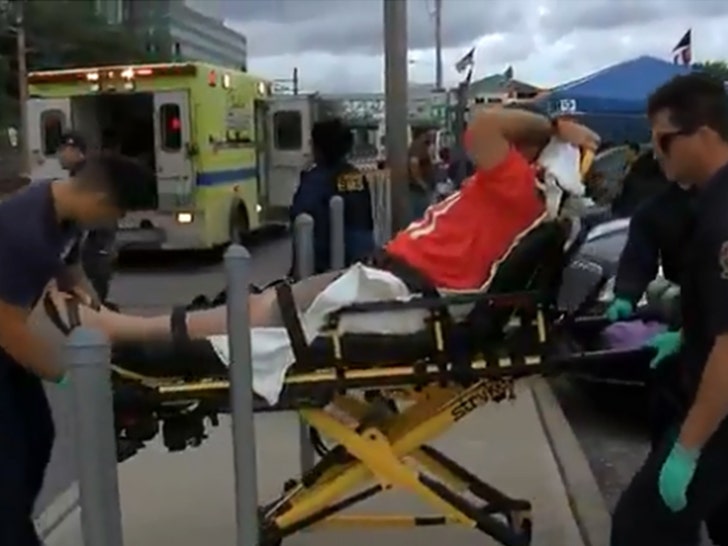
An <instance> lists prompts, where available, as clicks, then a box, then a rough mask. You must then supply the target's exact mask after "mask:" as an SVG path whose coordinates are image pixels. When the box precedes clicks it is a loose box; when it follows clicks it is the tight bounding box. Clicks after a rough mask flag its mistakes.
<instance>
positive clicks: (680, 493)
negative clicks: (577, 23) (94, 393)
mask: <svg viewBox="0 0 728 546" xmlns="http://www.w3.org/2000/svg"><path fill="white" fill-rule="evenodd" d="M648 116H649V119H650V122H651V125H652V140H653V145H654V149H655V152H656V154H657V156H658V159H659V160H660V162H661V164H662V166H663V169H664V170H665V174H666V175H667V177H668V178H670V179H671V180H680V181H681V182H686V183H690V184H692V185H693V186H694V187H695V188H696V190H697V195H696V203H695V208H694V217H693V220H692V222H691V224H692V225H691V226H690V228H689V233H690V239H689V243H688V244H687V245H685V248H684V250H685V256H684V258H685V270H684V274H683V277H682V282H681V287H682V295H681V301H682V324H683V331H682V332H683V333H682V344H681V347H680V349H679V354H678V355H677V358H678V361H677V366H678V367H679V373H678V374H677V377H678V379H677V380H676V382H677V383H678V384H677V385H675V390H676V391H677V392H679V393H680V395H681V398H682V400H681V401H682V412H681V413H680V415H676V419H675V422H674V424H673V426H672V427H667V430H666V432H665V433H664V435H663V438H662V441H661V442H659V443H658V444H657V445H655V446H654V447H653V448H652V450H651V451H650V453H649V454H648V456H647V459H646V460H645V462H644V463H643V465H642V468H641V469H640V470H639V471H638V472H637V474H636V475H635V477H634V478H633V480H632V482H631V483H630V485H629V486H628V488H627V489H626V490H625V492H624V493H623V494H622V497H621V498H620V500H619V502H618V504H617V507H616V509H615V512H614V516H613V522H612V535H611V544H612V546H644V545H647V544H655V545H658V544H659V545H660V546H697V545H698V544H699V529H700V525H701V523H702V522H706V523H707V525H708V531H709V534H710V536H711V539H712V540H713V543H714V544H718V545H727V544H728V541H726V539H727V538H728V535H726V534H725V529H723V526H724V525H725V524H726V519H728V511H727V510H726V509H725V506H726V503H727V502H728V419H726V417H727V416H728V214H726V210H728V96H726V92H725V89H724V87H723V83H722V82H720V81H717V80H713V79H710V78H708V77H707V76H704V75H701V74H691V75H687V76H679V77H677V78H675V79H673V80H671V81H670V82H668V83H667V84H665V85H663V86H662V87H661V88H659V89H658V90H657V91H655V93H654V94H653V95H652V96H651V97H650V99H649V101H648Z"/></svg>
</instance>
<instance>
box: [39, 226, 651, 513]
mask: <svg viewBox="0 0 728 546" xmlns="http://www.w3.org/2000/svg"><path fill="white" fill-rule="evenodd" d="M250 250H251V255H252V280H253V282H255V283H265V282H268V281H270V280H273V279H275V278H280V277H281V276H283V275H284V274H285V272H286V270H287V268H288V267H289V264H290V241H289V240H288V239H287V238H277V239H270V238H268V239H264V240H262V241H258V242H256V243H254V244H252V245H251V246H250ZM224 286H225V275H224V270H223V266H222V264H221V263H220V261H219V260H214V259H213V258H211V257H205V259H204V260H201V259H200V256H179V255H177V256H170V255H165V256H162V257H160V256H143V255H137V256H132V257H128V258H127V259H124V261H123V263H122V267H121V270H120V272H119V273H118V274H117V276H116V278H115V279H114V282H113V284H112V289H111V298H110V299H111V300H112V301H114V302H115V303H117V304H119V305H120V306H121V307H122V308H123V309H124V310H126V311H128V312H133V313H140V314H156V313H160V312H165V311H167V310H168V309H170V307H171V306H172V305H174V304H180V303H186V302H189V301H191V300H192V298H193V297H195V296H196V295H198V294H206V295H208V296H214V295H215V294H216V293H217V292H219V291H220V290H222V289H223V288H224ZM554 386H555V388H556V392H557V395H558V397H559V399H560V401H561V403H562V407H563V408H564V410H565V414H566V416H567V418H568V419H569V421H570V422H571V424H572V426H573V427H574V430H575V432H576V434H577V437H578V438H579V440H580V441H581V443H582V447H583V449H584V451H585V452H586V454H587V457H588V459H589V461H590V463H591V465H592V468H593V470H594V473H595V475H596V477H597V480H598V482H599V485H600V487H601V489H602V492H603V494H604V496H605V499H606V501H607V503H608V505H609V506H610V507H611V506H613V505H614V503H615V502H616V500H617V498H618V495H619V492H620V491H621V490H622V489H623V488H624V487H625V486H626V485H627V483H628V482H629V480H630V478H631V476H632V475H633V474H634V472H635V470H636V469H637V468H638V466H639V464H640V462H641V461H642V459H643V458H644V455H645V453H646V449H647V440H646V433H645V427H644V426H642V423H643V419H641V417H640V414H641V413H643V412H642V411H641V409H640V403H639V397H638V396H637V395H636V394H635V393H632V394H630V393H629V392H628V391H627V392H626V391H624V390H612V391H610V390H604V389H603V388H600V389H597V390H594V389H589V388H585V386H584V385H580V384H574V383H571V382H569V381H568V380H565V379H564V378H561V379H558V380H555V381H554ZM58 405H59V406H62V405H63V402H59V403H58ZM69 419H70V417H69ZM67 427H68V423H59V428H60V429H61V431H60V432H61V433H62V434H60V435H59V436H61V437H60V438H59V442H60V443H64V444H67V443H69V442H71V441H72V440H71V438H72V435H71V434H63V431H64V430H67ZM65 448H67V449H72V446H65ZM67 449H62V450H61V451H64V453H68V454H67V455H65V456H63V455H62V456H59V457H56V460H54V462H53V464H52V468H51V470H50V472H49V476H48V480H47V482H48V483H47V487H46V493H45V495H44V499H43V502H42V503H41V507H40V508H42V505H44V504H45V503H47V502H48V501H49V500H50V499H52V498H53V497H54V495H56V494H58V493H59V492H61V491H63V490H64V489H65V487H67V485H68V484H69V483H70V482H71V481H72V476H73V474H74V472H72V470H71V468H72V464H71V461H70V460H69V458H70V457H71V451H67ZM71 460H72V459H71Z"/></svg>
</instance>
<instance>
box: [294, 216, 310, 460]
mask: <svg viewBox="0 0 728 546" xmlns="http://www.w3.org/2000/svg"><path fill="white" fill-rule="evenodd" d="M293 224H294V225H293V241H294V244H295V253H296V271H295V274H296V279H298V280H301V279H305V278H306V277H310V276H311V275H313V273H314V271H315V265H314V263H315V257H314V246H313V218H312V217H311V215H309V214H299V215H298V216H297V217H296V219H295V221H294V223H293ZM298 437H299V441H300V449H301V451H300V461H301V474H305V473H306V472H308V471H309V470H311V469H312V468H313V464H314V453H313V446H312V445H311V438H310V437H309V434H308V425H307V424H306V423H305V422H304V421H303V420H300V421H299V423H298Z"/></svg>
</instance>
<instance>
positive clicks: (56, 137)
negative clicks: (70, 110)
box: [40, 110, 66, 156]
mask: <svg viewBox="0 0 728 546" xmlns="http://www.w3.org/2000/svg"><path fill="white" fill-rule="evenodd" d="M65 125H66V116H65V114H64V113H63V112H61V111H60V110H46V111H45V112H43V113H42V114H41V117H40V127H41V134H42V139H43V155H45V156H50V155H55V153H56V152H57V151H58V148H59V146H60V145H61V137H62V136H63V128H64V127H65Z"/></svg>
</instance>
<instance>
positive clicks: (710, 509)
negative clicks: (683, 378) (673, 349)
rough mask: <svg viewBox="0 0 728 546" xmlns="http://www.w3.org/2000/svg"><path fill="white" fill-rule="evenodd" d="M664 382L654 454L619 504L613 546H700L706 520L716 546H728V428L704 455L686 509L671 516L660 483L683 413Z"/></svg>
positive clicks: (656, 402)
mask: <svg viewBox="0 0 728 546" xmlns="http://www.w3.org/2000/svg"><path fill="white" fill-rule="evenodd" d="M664 364H666V365H671V364H672V363H668V362H665V363H664ZM661 379H662V382H661V381H660V380H659V379H658V380H657V381H656V382H655V383H654V384H653V385H652V389H651V408H650V413H651V415H650V417H651V423H650V427H651V430H650V433H651V436H652V438H651V439H652V450H651V451H650V453H649V455H648V456H647V460H646V461H645V463H644V464H643V465H642V468H641V469H640V470H639V471H638V472H637V474H636V475H635V477H634V478H633V479H632V482H631V483H630V485H629V486H628V487H627V489H626V490H625V492H624V493H623V494H622V497H621V498H620V499H619V502H618V503H617V507H616V509H615V512H614V516H613V518H612V536H611V545H612V546H638V545H644V546H646V545H648V544H654V545H656V546H657V545H658V544H659V545H660V546H697V545H698V544H699V536H700V535H699V527H700V523H701V522H703V521H704V522H706V524H707V527H708V534H709V535H710V538H711V540H712V541H713V543H714V544H716V545H718V546H728V521H727V519H728V424H727V423H723V425H722V426H721V428H720V429H719V430H718V431H717V432H716V433H715V435H714V436H713V438H712V439H711V440H710V441H709V442H708V444H707V445H706V447H705V448H704V450H703V453H702V455H701V457H700V461H699V463H698V470H697V471H696V473H695V477H694V479H693V482H692V483H691V485H690V488H689V489H688V506H687V508H686V509H685V510H682V511H681V512H678V513H673V512H671V511H670V510H669V509H668V508H667V506H665V503H664V502H663V500H662V498H661V497H660V494H659V491H658V478H659V473H660V469H661V468H662V464H663V462H664V461H665V458H666V457H667V455H668V453H669V451H670V450H671V449H672V446H673V444H674V441H675V438H676V436H677V433H678V431H679V426H680V423H681V422H682V416H683V415H684V409H683V408H682V407H681V404H680V403H679V401H678V400H677V397H676V396H675V395H674V393H673V392H671V391H672V390H671V389H670V388H669V387H670V385H669V384H666V383H665V382H664V381H665V380H667V379H668V376H665V377H663V378H661Z"/></svg>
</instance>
